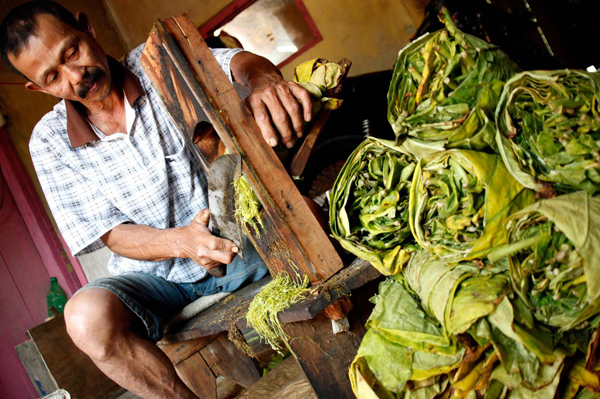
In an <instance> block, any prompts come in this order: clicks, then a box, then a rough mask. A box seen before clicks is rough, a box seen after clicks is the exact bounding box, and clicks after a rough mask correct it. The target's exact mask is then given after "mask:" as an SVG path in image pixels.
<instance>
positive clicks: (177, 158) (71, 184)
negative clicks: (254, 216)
mask: <svg viewBox="0 0 600 399" xmlns="http://www.w3.org/2000/svg"><path fill="white" fill-rule="evenodd" d="M143 49H144V45H143V44H142V45H141V46H139V47H137V48H136V49H134V50H133V51H131V52H130V53H128V54H126V55H125V57H124V60H123V61H122V63H123V65H124V66H123V65H121V64H119V63H118V62H117V61H116V60H114V59H110V58H109V63H110V68H111V74H112V75H113V79H121V80H120V82H121V83H122V85H123V88H124V92H125V97H126V101H125V108H126V123H127V133H115V134H112V135H110V136H106V135H104V134H103V133H102V132H101V131H100V130H98V129H97V128H96V127H95V126H92V125H91V124H90V123H89V122H88V121H87V119H85V117H84V116H82V113H81V112H80V110H79V107H81V104H79V103H77V102H73V101H68V100H67V101H65V100H62V101H60V102H59V103H58V104H57V105H56V106H55V107H54V110H53V111H51V112H49V113H47V114H46V115H45V116H44V117H43V118H42V119H41V120H40V122H39V123H38V124H37V125H36V127H35V129H34V130H33V134H32V136H31V141H30V143H29V149H30V151H31V157H32V159H33V163H34V165H35V169H36V171H37V174H38V177H39V180H40V183H41V185H42V188H43V190H44V194H45V196H46V199H47V200H48V203H49V205H50V209H51V210H52V214H53V215H54V218H55V219H56V222H57V224H58V227H59V229H60V231H61V233H62V235H63V236H64V238H65V241H66V242H67V244H68V246H69V248H70V249H71V252H72V253H73V254H74V255H82V254H86V253H89V252H93V251H95V250H97V249H99V248H101V247H103V246H104V243H103V242H102V241H101V240H100V237H101V236H102V235H104V234H105V233H106V232H108V231H110V230H111V229H112V228H113V227H115V226H117V225H119V224H122V223H134V224H139V225H148V226H151V227H154V228H158V229H167V228H172V227H177V226H187V225H188V224H189V223H190V222H191V221H192V220H193V218H194V216H195V215H196V214H197V213H198V212H199V211H200V210H201V209H203V208H207V207H208V200H207V195H206V194H207V181H206V176H205V175H204V173H202V172H201V168H200V165H199V164H197V163H196V161H195V160H194V158H193V157H192V156H191V152H190V149H189V148H187V146H186V145H185V142H184V140H183V138H182V137H181V134H180V133H179V131H178V130H177V128H176V127H175V125H174V123H173V121H172V119H171V118H170V116H169V114H168V113H167V111H166V109H165V108H164V106H163V105H162V103H161V101H160V99H159V97H158V94H157V92H156V91H155V90H154V89H153V87H152V84H151V82H150V80H149V79H148V77H147V76H146V74H145V73H144V71H143V70H142V67H141V65H140V56H141V54H142V51H143ZM212 51H213V54H214V55H215V57H216V58H217V61H218V62H219V64H220V65H221V67H222V68H223V70H224V71H225V73H226V74H227V76H228V77H229V79H230V80H232V78H231V71H230V69H229V64H230V61H231V58H232V57H233V55H235V54H236V53H238V52H239V51H241V50H239V49H236V50H228V49H214V50H212ZM238 86H239V85H238ZM240 87H241V86H240ZM108 268H109V270H110V272H111V273H112V274H114V275H118V274H124V273H131V272H143V273H149V274H154V275H157V276H160V277H163V278H165V279H167V280H170V281H174V282H179V283H186V282H196V281H198V280H200V279H202V278H203V277H204V276H206V270H205V269H204V268H203V267H201V266H199V265H197V264H196V263H194V262H193V261H191V260H190V259H179V258H173V259H169V260H165V261H159V262H150V261H139V260H133V259H128V258H125V257H123V256H120V255H117V254H114V253H113V254H112V257H111V259H110V261H109V263H108Z"/></svg>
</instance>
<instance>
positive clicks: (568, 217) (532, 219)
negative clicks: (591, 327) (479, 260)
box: [489, 191, 600, 331]
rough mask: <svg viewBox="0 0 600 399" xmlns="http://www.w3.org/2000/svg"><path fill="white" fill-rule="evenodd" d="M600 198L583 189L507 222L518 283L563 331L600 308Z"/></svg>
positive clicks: (500, 252) (505, 253) (537, 312)
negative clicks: (593, 196) (599, 228)
mask: <svg viewBox="0 0 600 399" xmlns="http://www.w3.org/2000/svg"><path fill="white" fill-rule="evenodd" d="M598 225H600V199H598V198H592V197H591V196H590V195H589V194H588V193H587V192H585V191H579V192H576V193H572V194H566V195H563V196H560V197H555V198H551V199H547V200H541V201H539V202H537V203H535V204H533V205H531V206H529V207H527V208H525V209H523V210H521V211H519V212H517V213H515V214H514V215H512V216H511V217H510V218H509V219H508V220H507V221H506V226H507V231H508V233H509V243H508V244H507V245H505V246H503V247H500V248H497V249H496V250H495V251H494V252H493V253H491V254H490V255H489V257H490V259H492V260H495V259H500V258H502V257H508V260H509V262H510V266H511V276H512V280H513V285H514V287H515V289H516V291H517V293H518V294H519V296H520V297H521V298H522V299H523V301H524V303H525V304H526V305H527V306H528V307H529V308H530V309H531V312H532V313H533V314H534V316H535V317H536V319H537V320H538V321H540V322H542V323H544V324H546V325H549V326H552V327H556V328H559V329H561V330H562V331H566V330H569V329H573V328H581V323H584V322H585V321H586V320H588V319H589V318H590V317H592V316H594V315H596V314H598V312H599V310H600V309H599V308H600V252H599V251H600V233H599V232H598V229H596V228H594V226H598Z"/></svg>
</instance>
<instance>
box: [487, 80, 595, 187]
mask: <svg viewBox="0 0 600 399" xmlns="http://www.w3.org/2000/svg"><path fill="white" fill-rule="evenodd" d="M599 101H600V73H589V72H585V71H578V70H559V71H536V72H523V73H520V74H518V75H515V76H514V77H513V78H512V79H510V80H509V81H508V82H507V83H506V86H505V87H504V90H503V92H502V96H501V98H500V103H499V104H498V108H497V110H496V118H497V121H498V131H497V136H496V140H497V144H498V151H499V152H500V154H501V156H502V158H503V160H504V162H505V164H506V166H507V168H508V169H509V171H510V173H512V175H513V176H514V177H515V179H517V180H518V181H519V182H521V184H523V185H524V186H526V187H529V188H531V189H533V190H536V191H558V192H568V191H577V190H585V191H587V192H589V193H591V194H594V193H596V192H598V191H599V190H600V103H599ZM550 184H551V185H552V186H550Z"/></svg>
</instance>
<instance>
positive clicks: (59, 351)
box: [29, 315, 120, 399]
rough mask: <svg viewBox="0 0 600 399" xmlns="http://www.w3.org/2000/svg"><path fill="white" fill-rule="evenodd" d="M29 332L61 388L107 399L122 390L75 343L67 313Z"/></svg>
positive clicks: (92, 398)
mask: <svg viewBox="0 0 600 399" xmlns="http://www.w3.org/2000/svg"><path fill="white" fill-rule="evenodd" d="M29 335H30V337H31V338H32V339H33V341H34V343H35V345H36V346H37V348H38V350H39V352H40V354H41V355H42V357H43V359H44V362H45V363H46V365H47V367H48V370H50V373H52V376H53V377H54V380H55V381H56V383H57V385H58V386H59V388H62V389H64V390H66V391H67V392H69V393H70V394H71V396H72V397H73V398H86V399H105V398H106V397H108V396H110V395H111V394H113V393H115V392H117V391H118V390H119V389H120V387H119V386H118V385H117V384H116V383H115V382H113V381H112V380H111V379H110V378H108V377H107V376H105V375H104V374H103V373H102V372H101V371H100V369H98V367H96V365H95V364H94V363H93V362H92V360H91V359H90V358H89V357H88V356H87V355H85V354H84V353H83V352H82V351H80V350H79V349H78V348H77V347H76V346H75V344H74V343H73V341H72V340H71V337H69V335H68V334H67V328H66V326H65V319H64V316H63V315H58V316H56V317H54V318H53V319H51V320H49V321H47V322H45V323H44V324H41V325H39V326H37V327H34V328H32V329H31V330H29Z"/></svg>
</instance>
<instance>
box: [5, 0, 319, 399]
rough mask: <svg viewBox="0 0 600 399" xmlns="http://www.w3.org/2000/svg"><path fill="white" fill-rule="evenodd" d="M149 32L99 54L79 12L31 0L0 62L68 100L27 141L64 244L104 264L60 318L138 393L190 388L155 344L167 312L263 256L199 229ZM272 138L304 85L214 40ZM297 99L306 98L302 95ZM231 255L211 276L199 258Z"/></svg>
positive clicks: (294, 109)
mask: <svg viewBox="0 0 600 399" xmlns="http://www.w3.org/2000/svg"><path fill="white" fill-rule="evenodd" d="M143 49H144V45H141V46H139V47H137V48H135V49H134V50H133V51H131V52H130V53H128V54H126V55H125V56H124V58H123V60H122V62H118V61H117V60H115V59H114V58H111V57H110V56H107V55H106V54H105V52H104V50H103V49H102V47H101V46H100V45H99V44H98V42H97V41H96V36H95V32H94V29H93V27H92V25H91V24H90V21H89V20H88V18H87V16H86V15H85V14H83V13H77V14H76V15H73V14H72V13H70V12H69V11H67V10H66V9H64V8H63V7H62V6H60V5H59V4H56V3H54V2H50V1H34V2H30V3H26V4H23V5H20V6H18V7H16V8H15V9H13V10H12V11H11V12H10V13H9V14H8V15H7V16H6V18H5V19H4V21H3V22H2V25H1V26H0V52H1V54H2V57H3V59H4V61H5V62H6V63H7V64H8V65H9V66H10V67H11V68H12V69H13V70H15V72H17V73H19V74H21V75H22V76H24V77H25V78H26V79H28V82H27V83H26V84H25V87H26V88H27V89H29V90H32V91H39V92H42V93H46V94H50V95H52V96H55V97H58V98H61V99H62V100H61V101H60V102H59V103H58V104H57V105H56V106H55V107H54V109H53V110H52V111H51V112H49V113H47V114H46V115H45V116H44V117H43V118H42V119H41V120H40V122H39V123H38V124H37V125H36V127H35V129H34V131H33V134H32V137H31V141H30V151H31V156H32V159H33V163H34V165H35V168H36V171H37V174H38V177H39V180H40V183H41V185H42V188H43V190H44V194H45V196H46V199H47V200H48V203H49V205H50V208H51V210H52V213H53V215H54V218H55V220H56V222H57V224H58V226H59V228H60V231H61V233H62V235H63V236H64V238H65V240H66V242H67V244H68V245H69V248H70V249H71V252H72V253H73V254H74V255H81V254H85V253H89V252H92V251H94V250H96V249H98V248H100V247H103V246H104V245H106V246H108V247H109V248H110V250H111V251H112V252H113V254H112V257H111V259H110V261H109V264H108V266H109V270H110V271H111V273H112V274H113V276H112V277H108V278H103V279H99V280H96V281H94V282H92V283H91V284H88V285H87V286H85V287H84V288H82V289H81V290H79V291H78V292H77V293H76V294H75V295H74V296H73V297H72V298H71V300H70V301H69V302H68V303H67V306H66V308H65V320H66V323H67V329H68V332H69V335H70V336H71V337H72V339H73V341H74V342H75V344H76V345H77V346H78V347H79V348H80V349H81V350H82V351H83V352H85V353H86V354H87V355H89V356H90V357H91V359H92V360H93V361H94V363H95V364H96V365H97V366H98V367H99V368H100V369H101V370H102V371H103V372H104V373H105V374H106V375H107V376H109V377H110V378H111V379H113V380H114V381H116V382H117V383H118V384H120V385H121V386H123V387H125V388H127V389H128V390H129V391H131V392H133V393H135V394H136V395H138V396H141V397H144V398H196V396H195V395H194V394H193V393H192V392H191V391H190V390H189V389H188V388H187V387H186V386H185V384H183V382H182V381H181V380H180V379H179V378H178V376H177V374H176V373H175V370H174V368H173V366H172V364H171V362H170V361H169V359H168V358H167V357H166V356H165V354H164V353H163V352H162V351H161V350H160V349H159V348H158V347H157V346H156V345H155V342H156V341H158V340H159V339H161V337H162V331H163V328H164V324H165V322H166V321H167V320H168V319H169V318H171V317H172V316H173V315H174V314H175V313H176V312H177V311H179V310H180V309H181V308H182V307H184V306H185V305H186V304H188V303H190V302H192V301H194V300H195V299H196V298H198V297H199V296H202V295H210V294H213V293H217V292H221V291H233V290H235V289H237V288H239V287H241V286H242V285H243V284H247V283H249V282H252V281H256V280H258V279H260V278H261V277H263V276H264V275H265V274H267V269H266V267H265V266H264V264H263V263H262V261H261V259H260V257H259V256H258V255H257V253H256V252H255V251H253V250H252V249H253V248H252V246H251V245H248V249H249V250H247V251H246V252H247V255H246V263H244V262H243V261H241V260H240V259H239V257H236V252H238V248H237V247H236V246H235V245H234V244H233V243H232V242H231V241H228V240H225V239H221V238H218V237H215V236H213V235H212V234H211V233H210V231H209V230H208V228H207V224H208V220H209V211H208V209H206V208H207V181H206V176H205V175H204V174H203V173H202V172H201V168H200V165H198V164H197V163H196V161H195V160H194V158H193V157H192V156H191V152H190V149H189V148H187V147H186V145H185V142H184V141H183V140H182V137H181V134H180V133H179V132H178V131H177V128H176V127H175V124H174V123H173V121H172V120H171V118H170V116H169V115H168V113H167V111H166V110H165V108H164V107H163V105H162V104H161V101H160V100H159V98H158V94H157V93H156V92H155V91H154V90H153V88H152V85H151V83H150V80H149V79H148V77H147V76H146V74H145V73H144V71H143V70H142V68H141V66H140V55H141V53H142V51H143ZM213 54H214V55H215V57H216V58H217V60H218V62H219V64H220V65H221V67H222V68H223V70H224V71H225V73H226V74H227V76H228V77H229V78H230V80H232V81H235V82H238V83H240V84H242V85H243V86H246V87H247V88H249V89H250V90H251V94H250V96H249V97H248V99H247V103H248V106H249V108H250V110H251V112H252V113H253V114H254V117H255V119H256V121H257V123H258V125H259V127H260V129H261V132H262V135H263V137H256V140H263V139H264V140H266V141H267V142H268V143H269V144H271V145H276V144H277V141H278V136H277V132H279V134H280V136H281V137H280V139H281V140H282V142H283V143H284V144H285V145H287V146H288V147H291V146H292V144H293V140H294V136H298V137H299V136H301V134H302V129H303V123H304V122H305V121H309V120H310V119H311V109H312V104H311V100H310V96H309V94H308V92H307V91H306V90H304V89H302V88H301V87H300V86H298V85H296V84H294V83H292V82H285V81H284V80H283V79H282V77H281V74H280V72H279V71H278V70H277V68H276V67H275V66H274V65H273V64H272V63H270V62H269V61H268V60H266V59H264V58H262V57H259V56H256V55H254V54H252V53H249V52H245V51H242V50H239V49H237V50H230V49H218V50H213ZM298 99H299V100H300V104H299V102H298ZM221 264H227V265H228V266H227V267H228V270H227V276H226V277H224V278H221V279H216V278H214V277H211V276H209V275H207V272H206V269H210V268H213V267H216V266H219V265H221Z"/></svg>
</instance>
